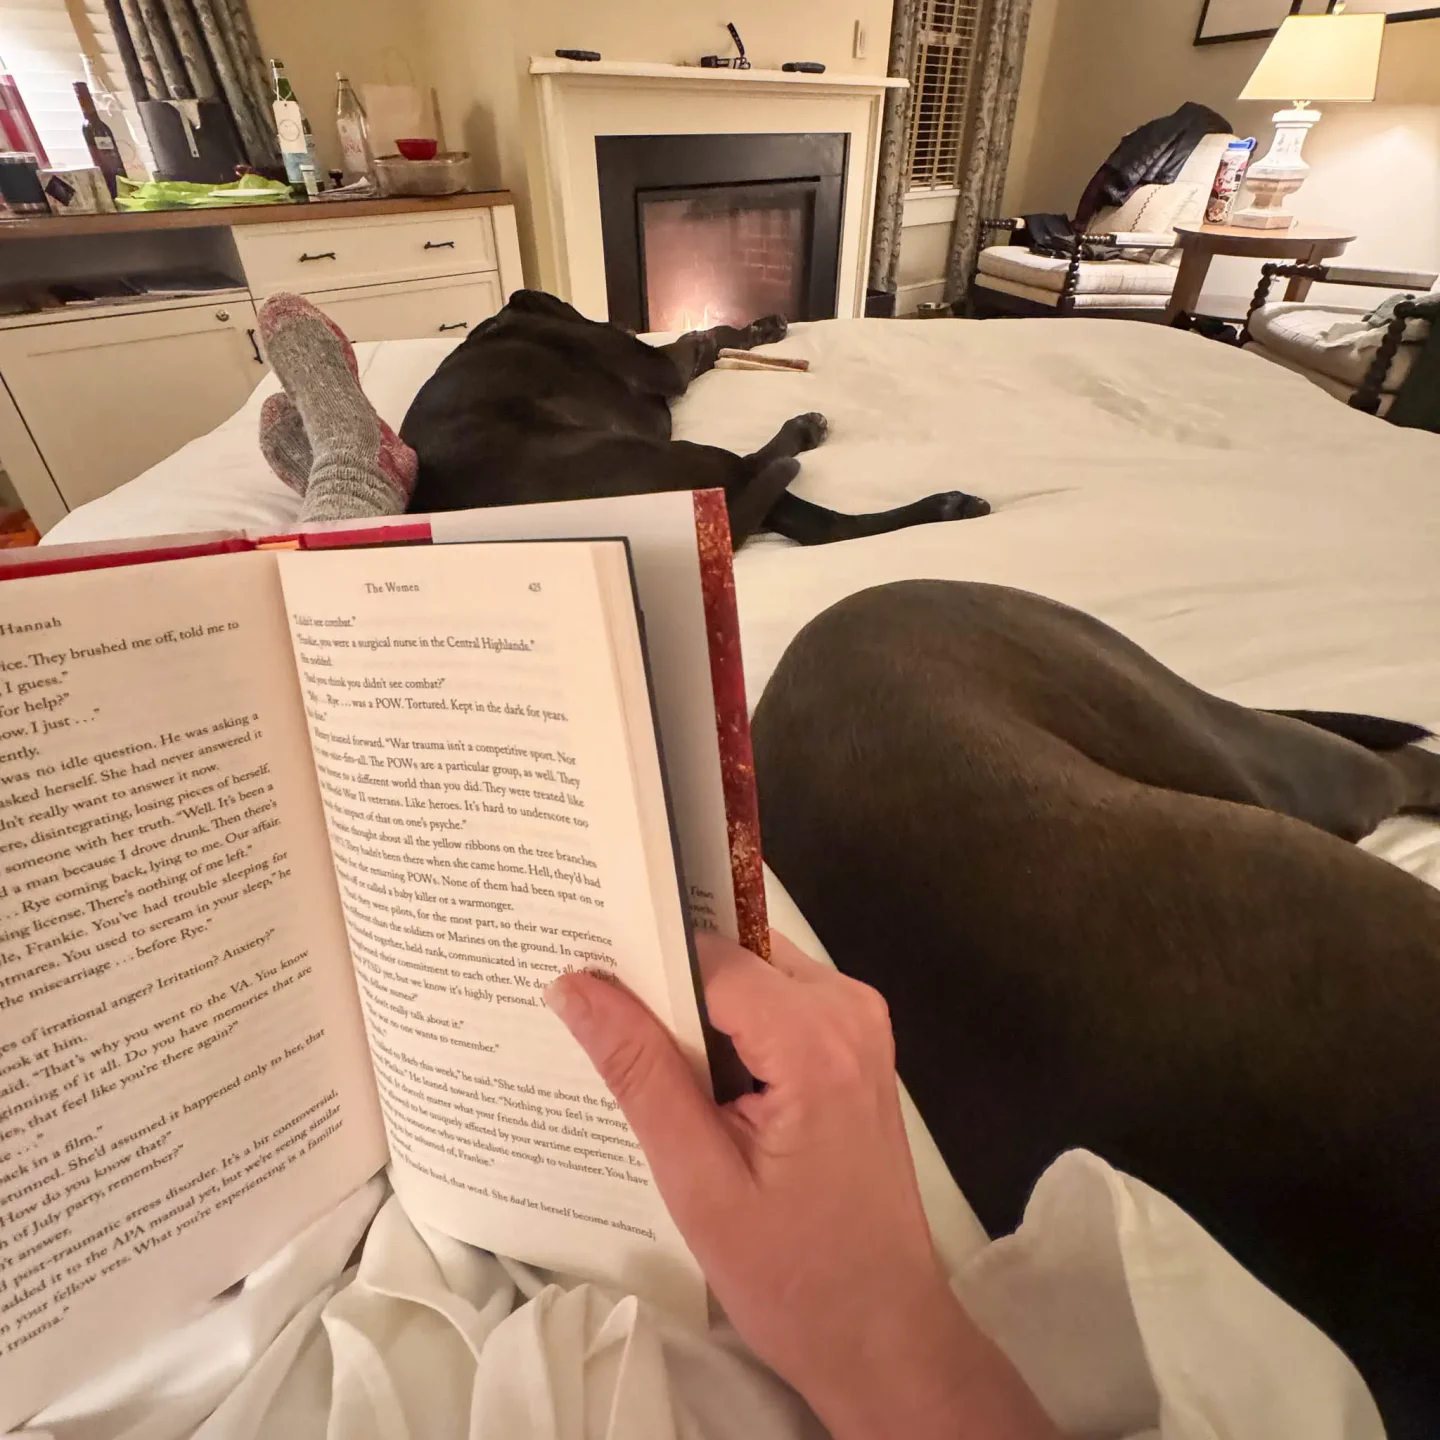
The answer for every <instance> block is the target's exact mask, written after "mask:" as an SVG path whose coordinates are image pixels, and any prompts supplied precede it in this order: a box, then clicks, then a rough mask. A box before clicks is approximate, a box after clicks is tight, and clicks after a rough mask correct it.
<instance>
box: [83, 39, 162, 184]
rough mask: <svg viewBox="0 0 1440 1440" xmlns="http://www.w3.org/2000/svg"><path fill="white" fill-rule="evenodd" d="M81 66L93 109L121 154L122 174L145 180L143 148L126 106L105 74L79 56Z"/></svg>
mask: <svg viewBox="0 0 1440 1440" xmlns="http://www.w3.org/2000/svg"><path fill="white" fill-rule="evenodd" d="M80 63H81V64H82V65H83V66H84V67H85V83H86V84H87V85H88V86H89V87H90V97H91V99H93V100H94V101H95V108H96V109H97V110H98V111H99V112H100V118H101V119H102V120H103V121H104V122H105V123H106V124H107V125H108V126H109V127H110V133H111V134H112V135H114V137H115V144H116V147H117V148H118V149H119V151H120V170H121V173H122V174H124V175H128V176H129V177H130V179H132V180H143V179H145V178H146V177H147V176H148V175H149V173H150V165H149V163H148V160H147V158H146V156H145V154H144V151H143V148H142V146H141V145H139V144H137V143H136V140H135V129H134V127H133V126H132V125H131V124H130V117H129V116H128V115H127V114H126V113H125V107H124V106H123V105H122V104H121V103H120V97H119V96H118V95H116V93H115V92H114V91H113V90H112V89H111V88H110V86H109V84H108V83H107V82H106V80H105V73H104V71H103V70H102V69H100V68H99V67H98V66H97V65H96V64H95V62H94V60H92V59H91V58H90V56H89V55H81V57H80Z"/></svg>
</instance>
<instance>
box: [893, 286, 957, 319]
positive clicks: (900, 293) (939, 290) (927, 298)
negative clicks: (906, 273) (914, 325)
mask: <svg viewBox="0 0 1440 1440" xmlns="http://www.w3.org/2000/svg"><path fill="white" fill-rule="evenodd" d="M944 298H945V282H944V281H943V280H919V281H915V282H913V283H912V284H909V285H897V286H896V287H895V313H896V315H913V314H914V313H915V310H916V307H917V306H919V305H924V304H927V303H929V302H931V301H935V300H943V299H944Z"/></svg>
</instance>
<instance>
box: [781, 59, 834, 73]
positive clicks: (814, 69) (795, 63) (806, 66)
mask: <svg viewBox="0 0 1440 1440" xmlns="http://www.w3.org/2000/svg"><path fill="white" fill-rule="evenodd" d="M780 68H781V69H782V70H788V71H790V73H791V74H794V73H796V72H797V71H798V72H799V73H800V74H801V75H823V74H824V73H825V67H824V65H822V64H821V63H820V61H818V60H787V61H786V62H785V63H784V64H783V65H782V66H781V67H780Z"/></svg>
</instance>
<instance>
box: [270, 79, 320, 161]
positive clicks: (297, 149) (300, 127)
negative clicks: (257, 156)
mask: <svg viewBox="0 0 1440 1440" xmlns="http://www.w3.org/2000/svg"><path fill="white" fill-rule="evenodd" d="M270 76H271V79H272V80H273V81H274V83H275V103H274V105H273V106H272V107H271V108H272V109H273V110H274V112H275V130H276V133H277V135H278V136H279V138H280V154H281V155H282V156H283V157H284V160H285V178H286V179H287V180H288V181H289V182H290V183H291V184H292V185H303V184H304V183H305V170H304V167H305V166H306V165H309V166H310V167H311V168H312V169H313V171H314V173H315V174H316V175H317V176H318V175H320V174H322V173H323V172H322V171H321V169H320V162H319V161H318V160H317V159H316V158H315V136H314V135H313V134H312V133H311V130H310V120H309V118H308V117H307V116H306V114H305V112H304V111H303V110H302V109H301V108H300V102H299V101H298V100H297V99H296V98H295V89H294V87H293V86H292V85H291V84H290V79H289V77H288V76H287V75H286V74H285V64H284V62H283V61H281V60H272V61H271V62H270Z"/></svg>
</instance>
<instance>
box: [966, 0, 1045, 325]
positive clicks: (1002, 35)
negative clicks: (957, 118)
mask: <svg viewBox="0 0 1440 1440" xmlns="http://www.w3.org/2000/svg"><path fill="white" fill-rule="evenodd" d="M1029 28H1030V0H990V4H989V6H988V7H987V11H986V16H985V22H984V24H983V25H982V26H981V28H980V36H979V42H980V46H981V51H980V54H979V55H977V56H976V57H975V68H974V70H973V71H972V75H973V80H972V85H973V89H974V120H973V122H972V128H971V131H970V143H969V153H968V154H967V156H966V157H965V161H964V169H963V173H962V174H961V176H960V180H959V185H960V199H959V203H958V204H957V206H956V210H955V228H954V230H953V231H952V232H951V235H950V258H949V261H948V262H947V264H946V267H945V298H946V299H947V300H952V301H953V300H959V299H962V298H963V297H965V296H966V295H967V294H968V293H969V289H970V277H971V276H972V275H973V274H974V271H975V263H976V260H977V259H978V258H979V254H980V247H981V244H982V242H983V240H984V236H983V235H982V234H981V233H980V221H981V220H982V219H983V218H984V217H985V216H987V215H990V216H993V215H995V214H997V213H998V211H999V208H1000V199H1001V195H1002V194H1003V192H1004V189H1005V171H1006V169H1007V168H1008V166H1009V164H1010V135H1011V132H1012V131H1013V130H1014V128H1015V102H1016V100H1017V99H1018V98H1019V95H1020V69H1021V65H1022V64H1023V62H1024V59H1025V36H1026V34H1027V33H1028V31H1029Z"/></svg>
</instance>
